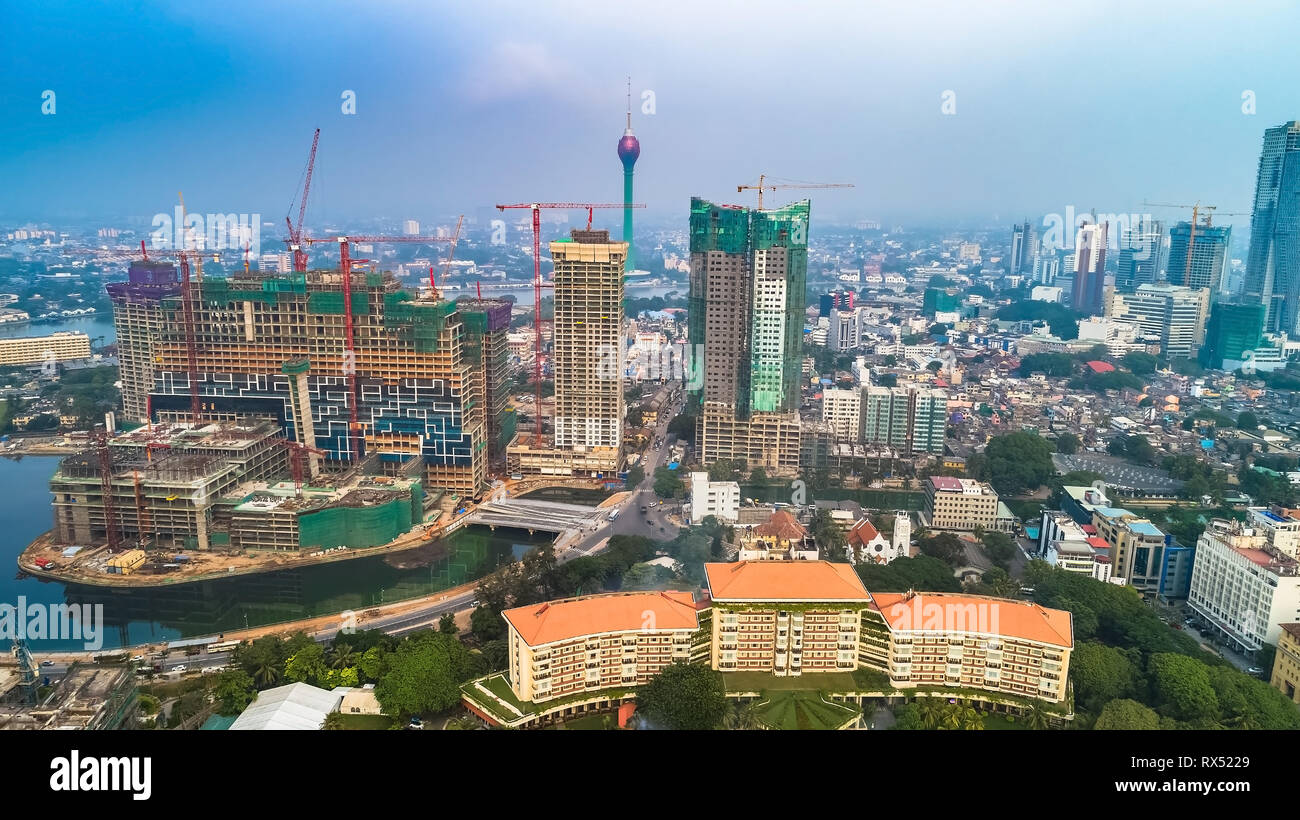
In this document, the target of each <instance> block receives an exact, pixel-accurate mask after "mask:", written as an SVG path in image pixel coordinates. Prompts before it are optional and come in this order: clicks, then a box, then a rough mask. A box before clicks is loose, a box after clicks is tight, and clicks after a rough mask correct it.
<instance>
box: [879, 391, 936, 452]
mask: <svg viewBox="0 0 1300 820" xmlns="http://www.w3.org/2000/svg"><path fill="white" fill-rule="evenodd" d="M861 416H862V421H861V440H862V441H865V442H868V443H871V444H884V445H887V446H889V447H893V448H895V449H897V450H899V451H900V452H903V453H906V454H909V455H910V454H914V453H935V454H939V453H942V452H943V445H944V436H945V433H946V431H947V429H948V428H947V424H948V394H947V393H945V392H943V391H942V390H932V389H927V388H922V387H867V388H865V389H864V390H862V410H861Z"/></svg>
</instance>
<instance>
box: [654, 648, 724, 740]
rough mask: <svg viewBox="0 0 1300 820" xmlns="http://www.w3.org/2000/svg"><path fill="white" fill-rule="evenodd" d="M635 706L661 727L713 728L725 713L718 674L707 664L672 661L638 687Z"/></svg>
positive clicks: (722, 686)
mask: <svg viewBox="0 0 1300 820" xmlns="http://www.w3.org/2000/svg"><path fill="white" fill-rule="evenodd" d="M636 702H637V708H638V709H639V710H640V711H642V712H643V713H644V714H645V716H646V717H647V718H648V719H649V720H650V722H651V723H652V724H653V725H654V726H656V727H660V728H664V729H678V730H691V729H695V730H704V729H715V728H717V727H718V725H719V724H721V723H722V719H723V717H725V715H726V713H727V694H726V687H725V686H724V685H723V682H722V673H720V672H715V671H714V670H712V669H710V668H708V667H707V666H702V665H700V664H689V663H674V664H671V665H669V666H666V667H664V668H663V670H662V671H660V672H659V674H658V675H655V676H654V677H653V678H651V679H650V681H649V682H648V683H646V684H645V685H643V686H641V687H638V689H637V694H636Z"/></svg>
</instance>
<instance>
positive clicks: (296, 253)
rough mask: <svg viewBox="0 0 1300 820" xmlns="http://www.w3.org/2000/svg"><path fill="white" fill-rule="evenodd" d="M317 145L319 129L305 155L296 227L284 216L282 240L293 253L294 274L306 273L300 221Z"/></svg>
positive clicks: (308, 190)
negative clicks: (285, 231) (285, 235)
mask: <svg viewBox="0 0 1300 820" xmlns="http://www.w3.org/2000/svg"><path fill="white" fill-rule="evenodd" d="M319 143H320V129H319V128H317V129H316V133H315V134H312V137H311V153H310V154H308V155H307V171H306V173H305V175H304V177H305V178H304V181H303V184H302V200H301V201H300V202H299V203H298V225H297V227H294V224H293V222H292V221H290V219H289V214H285V215H284V221H285V224H286V225H288V226H289V238H288V239H286V240H284V243H285V244H286V245H288V246H289V250H291V251H293V269H294V271H295V272H296V273H306V272H307V249H306V248H304V247H303V245H304V244H306V243H304V242H303V236H302V221H303V217H305V216H306V215H307V195H308V193H309V192H310V191H311V175H312V172H313V171H315V169H316V146H317V144H319ZM289 210H290V213H292V211H293V203H292V202H290V203H289Z"/></svg>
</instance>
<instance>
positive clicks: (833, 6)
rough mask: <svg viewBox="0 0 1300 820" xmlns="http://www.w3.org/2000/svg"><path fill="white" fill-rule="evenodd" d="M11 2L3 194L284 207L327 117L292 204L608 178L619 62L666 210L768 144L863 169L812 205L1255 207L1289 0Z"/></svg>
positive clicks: (570, 190)
mask: <svg viewBox="0 0 1300 820" xmlns="http://www.w3.org/2000/svg"><path fill="white" fill-rule="evenodd" d="M637 10H640V11H639V12H638V11H637ZM5 18H6V19H5V26H4V35H3V37H4V41H3V42H0V46H3V47H0V76H3V77H4V78H5V82H4V83H3V88H2V89H0V102H2V103H3V119H0V179H2V180H3V181H4V191H5V193H4V195H3V197H2V198H0V214H3V215H5V216H7V217H9V218H10V219H13V218H29V217H30V218H54V219H59V218H91V219H99V218H102V219H104V220H105V221H106V222H108V221H110V220H112V219H116V218H120V217H124V216H129V215H135V216H144V217H146V218H147V217H148V216H150V215H152V214H154V213H157V212H160V211H170V208H171V207H172V205H173V204H174V202H175V194H176V191H177V190H183V191H184V192H185V197H186V201H187V203H188V204H189V207H190V208H191V210H196V211H208V212H213V211H220V212H260V213H262V214H263V216H264V218H268V219H272V220H276V221H282V220H283V216H284V214H285V212H286V211H287V210H288V205H289V202H290V200H291V199H292V198H293V196H294V189H295V186H296V185H297V184H298V182H299V178H300V176H301V173H302V169H303V165H304V163H305V161H306V154H307V150H308V147H309V144H310V140H311V133H312V130H313V129H314V128H316V127H318V126H319V127H320V128H321V129H322V133H321V144H320V152H319V156H318V160H317V178H316V182H315V184H314V186H313V187H314V190H313V196H312V202H311V208H310V210H309V217H308V221H309V222H311V221H312V216H313V215H315V216H316V217H318V218H320V219H335V220H344V221H347V220H353V219H355V220H360V219H363V218H365V217H369V216H388V217H404V216H412V217H417V218H422V219H425V220H431V219H433V218H435V217H438V216H440V215H443V214H447V213H459V212H464V213H467V214H471V215H472V214H474V213H475V212H476V209H478V208H482V207H484V206H491V205H493V204H494V203H496V202H520V201H527V200H538V199H545V200H595V201H601V200H608V201H618V200H620V199H621V198H622V183H621V172H620V166H619V163H618V159H617V157H616V156H615V144H616V142H617V141H618V139H619V137H620V136H621V134H622V129H623V120H624V107H625V91H624V78H625V77H626V76H627V75H629V74H630V75H631V76H632V85H633V105H634V112H633V126H634V128H635V129H636V133H637V135H638V136H639V138H640V140H641V146H642V153H641V159H640V161H639V162H638V164H637V199H638V200H640V201H642V202H645V203H647V205H648V206H649V207H650V209H651V211H649V212H647V213H648V215H651V216H658V217H663V218H674V217H677V216H678V215H680V217H681V218H682V219H683V221H684V218H685V214H686V210H687V200H688V198H689V197H690V196H692V195H700V196H707V197H712V198H716V199H718V200H720V201H724V202H752V199H753V194H752V192H749V193H746V194H738V193H737V192H736V190H735V186H736V185H737V184H739V183H741V182H745V181H749V180H753V179H756V178H757V176H758V174H759V173H760V172H765V173H767V174H769V175H773V176H779V177H786V178H793V179H803V180H820V181H829V182H852V183H855V184H856V185H857V187H856V188H855V189H853V190H837V191H813V192H810V195H811V196H812V198H813V214H814V221H815V220H816V219H817V217H818V216H819V215H820V216H822V217H824V218H831V217H834V218H842V219H857V218H867V217H875V218H879V219H882V220H885V221H886V222H889V223H892V222H896V221H901V222H903V223H905V224H906V223H917V222H925V223H929V224H936V223H942V222H946V221H951V220H963V221H967V222H978V223H986V222H992V221H993V220H995V219H1000V220H1002V221H1004V222H1010V221H1011V220H1013V219H1016V218H1019V217H1022V216H1027V215H1028V216H1031V217H1033V218H1034V219H1036V220H1037V219H1041V217H1042V215H1043V214H1045V213H1049V212H1063V211H1064V210H1065V208H1066V206H1068V205H1073V206H1074V207H1075V208H1077V209H1079V210H1080V211H1085V210H1087V209H1089V208H1096V209H1097V210H1098V211H1103V212H1121V211H1123V212H1128V211H1142V210H1144V209H1143V208H1142V207H1141V203H1142V200H1143V199H1144V198H1149V199H1152V200H1156V201H1169V202H1193V201H1196V200H1197V199H1200V200H1201V201H1204V202H1210V203H1214V204H1217V205H1219V206H1220V208H1221V209H1222V210H1223V211H1234V210H1249V205H1250V202H1251V197H1252V194H1253V187H1254V177H1255V168H1256V163H1257V161H1258V154H1259V148H1260V143H1261V139H1262V136H1263V131H1264V129H1265V128H1266V127H1269V126H1272V125H1276V124H1279V123H1282V122H1284V121H1287V120H1290V119H1294V118H1297V117H1300V87H1297V83H1296V76H1297V58H1296V51H1295V35H1296V32H1297V31H1300V10H1298V9H1297V7H1296V6H1295V5H1294V4H1289V3H1281V2H1279V3H1265V2H1252V3H1248V4H1231V3H1223V2H1214V3H1196V2H1187V0H1183V2H1177V3H1147V2H1143V3H1134V2H1128V3H1122V2H1116V3H1112V2H1089V3H1071V4H1065V3H1050V4H1048V3H1013V2H991V3H971V2H953V3H921V2H915V0H912V1H911V2H905V3H879V4H870V5H868V4H860V3H849V2H845V3H816V4H810V7H809V8H805V7H804V4H801V3H794V2H788V0H787V2H781V3H772V2H760V1H759V0H749V1H748V2H734V3H733V2H725V3H724V2H708V1H707V0H691V1H690V2H665V1H664V0H651V1H650V2H643V3H624V2H604V3H587V2H564V0H559V1H558V2H538V1H537V0H534V1H533V2H526V3H514V2H495V1H494V0H473V2H468V3H456V4H446V5H442V4H439V5H438V6H437V7H434V6H431V5H430V4H428V3H416V2H370V3H364V4H356V5H355V6H354V5H353V4H343V3H334V2H323V1H319V0H318V1H317V2H303V3H298V2H266V0H256V1H255V2H245V0H223V2H211V0H207V1H206V2H165V3H163V2H159V3H143V2H142V3H131V2H119V3H113V4H103V6H102V7H101V6H100V4H94V3H86V2H59V0H44V1H43V2H41V3H17V2H12V3H8V4H6V9H5ZM46 89H49V90H52V91H54V92H55V94H56V97H55V104H56V109H55V110H56V113H55V114H54V115H43V114H42V113H41V111H42V92H43V91H45V90H46ZM345 90H351V91H354V92H355V94H356V114H355V115H351V116H349V115H344V114H343V113H342V112H341V105H342V100H341V95H342V93H343V92H344V91H345ZM646 90H649V91H652V92H653V94H654V105H655V111H654V113H653V114H649V115H647V114H643V113H641V110H640V109H641V105H642V93H643V91H646ZM1247 90H1249V91H1251V92H1253V95H1254V104H1255V111H1256V113H1255V114H1254V115H1246V114H1243V113H1242V106H1243V100H1242V93H1243V91H1247ZM945 91H952V92H954V93H955V105H956V113H955V114H953V115H945V114H944V113H943V111H942V110H941V109H942V105H943V98H942V95H943V94H944V92H945ZM799 196H800V194H799V193H798V192H789V193H788V195H786V192H778V196H777V197H776V199H777V200H782V201H783V200H785V199H794V198H797V197H799ZM1154 212H1155V213H1156V214H1157V215H1159V216H1162V217H1164V218H1166V219H1170V220H1173V219H1177V218H1180V213H1179V212H1176V211H1154ZM608 219H609V222H608V224H614V215H613V214H610V215H609V216H608ZM1221 221H1228V218H1226V217H1224V218H1222V220H1221ZM1231 221H1234V222H1237V223H1239V224H1243V225H1244V224H1245V221H1244V218H1240V217H1239V218H1235V219H1232V220H1231Z"/></svg>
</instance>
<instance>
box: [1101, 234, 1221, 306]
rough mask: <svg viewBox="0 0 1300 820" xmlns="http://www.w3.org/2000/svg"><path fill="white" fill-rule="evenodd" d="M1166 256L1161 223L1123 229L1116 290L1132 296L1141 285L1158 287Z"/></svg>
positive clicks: (1120, 240)
mask: <svg viewBox="0 0 1300 820" xmlns="http://www.w3.org/2000/svg"><path fill="white" fill-rule="evenodd" d="M1164 255H1165V226H1164V223H1163V222H1161V221H1160V220H1158V219H1143V220H1140V221H1139V222H1137V223H1135V224H1133V225H1131V226H1129V227H1126V228H1124V229H1123V230H1122V231H1120V235H1119V262H1118V264H1117V265H1116V273H1115V288H1116V289H1117V290H1121V291H1124V292H1125V293H1129V292H1131V291H1133V290H1134V289H1135V288H1137V287H1138V286H1139V285H1154V284H1156V283H1158V282H1159V281H1160V271H1161V269H1162V268H1163V267H1164ZM1179 284H1181V283H1179ZM1204 287H1208V286H1204Z"/></svg>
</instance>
